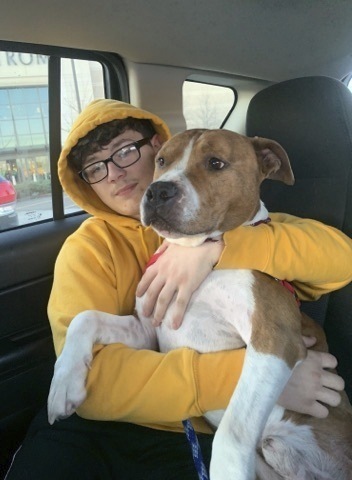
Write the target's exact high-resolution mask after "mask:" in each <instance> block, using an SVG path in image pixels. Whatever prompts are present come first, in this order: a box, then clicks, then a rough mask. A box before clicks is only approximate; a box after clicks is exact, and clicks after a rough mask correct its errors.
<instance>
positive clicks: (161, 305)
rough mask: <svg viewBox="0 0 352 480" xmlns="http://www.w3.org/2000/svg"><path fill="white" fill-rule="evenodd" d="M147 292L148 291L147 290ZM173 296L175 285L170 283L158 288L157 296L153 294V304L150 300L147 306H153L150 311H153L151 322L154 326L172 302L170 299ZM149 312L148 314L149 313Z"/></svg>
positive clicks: (161, 318) (159, 321)
mask: <svg viewBox="0 0 352 480" xmlns="http://www.w3.org/2000/svg"><path fill="white" fill-rule="evenodd" d="M148 294H149V292H148ZM174 296H175V286H174V285H170V284H165V285H163V286H162V288H161V289H160V291H159V293H158V295H157V296H153V302H154V303H153V305H152V302H151V303H150V305H149V308H150V309H151V307H153V310H152V311H151V313H153V320H152V323H153V325H154V326H155V327H157V326H159V325H160V324H161V322H162V320H163V318H164V317H165V314H166V311H167V309H168V307H169V305H170V303H171V302H172V299H173V298H174ZM151 313H150V314H151Z"/></svg>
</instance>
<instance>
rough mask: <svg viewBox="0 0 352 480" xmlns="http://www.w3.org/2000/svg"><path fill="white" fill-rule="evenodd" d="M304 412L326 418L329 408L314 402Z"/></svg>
mask: <svg viewBox="0 0 352 480" xmlns="http://www.w3.org/2000/svg"><path fill="white" fill-rule="evenodd" d="M306 413H307V414H308V415H312V416H313V417H316V418H326V417H327V416H328V415H329V410H328V408H327V407H326V406H325V405H322V404H321V403H319V402H315V403H314V404H313V405H311V407H310V408H309V409H308V410H307V412H306Z"/></svg>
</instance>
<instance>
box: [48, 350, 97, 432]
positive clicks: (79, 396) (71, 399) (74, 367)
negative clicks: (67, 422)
mask: <svg viewBox="0 0 352 480" xmlns="http://www.w3.org/2000/svg"><path fill="white" fill-rule="evenodd" d="M90 362H91V356H90V357H89V358H86V359H85V360H84V361H80V362H70V361H68V359H67V358H66V357H64V356H61V357H59V358H58V360H57V361H56V364H55V369H54V376H53V379H52V381H51V386H50V391H49V396H48V420H49V423H50V425H52V424H53V423H54V422H55V420H59V419H62V418H67V417H69V416H70V415H72V414H73V413H74V412H75V411H76V409H77V408H78V407H79V406H80V405H81V404H82V403H83V401H84V399H85V398H86V395H87V392H86V388H85V383H86V377H87V372H88V369H89V365H90Z"/></svg>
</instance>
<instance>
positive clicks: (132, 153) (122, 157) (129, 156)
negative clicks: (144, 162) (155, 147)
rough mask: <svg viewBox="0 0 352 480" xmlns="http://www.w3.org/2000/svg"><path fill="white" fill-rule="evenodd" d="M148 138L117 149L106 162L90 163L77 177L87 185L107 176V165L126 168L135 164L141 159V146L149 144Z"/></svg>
mask: <svg viewBox="0 0 352 480" xmlns="http://www.w3.org/2000/svg"><path fill="white" fill-rule="evenodd" d="M150 140H151V139H150V137H148V138H142V139H141V140H137V141H136V142H133V143H129V144H128V145H125V146H124V147H121V148H119V149H118V150H116V152H114V153H113V154H112V155H110V157H109V158H107V159H106V160H99V161H98V162H94V163H91V164H90V165H87V166H86V167H84V168H82V170H81V171H80V172H78V175H79V176H80V177H81V178H82V180H84V181H85V182H86V183H89V185H92V184H94V183H98V182H101V181H102V180H104V178H106V177H107V176H108V174H109V170H108V163H109V162H112V163H113V164H114V165H116V166H117V167H119V168H127V167H130V166H131V165H133V164H134V163H137V162H138V160H139V159H140V158H141V147H143V145H147V144H148V143H149V144H150Z"/></svg>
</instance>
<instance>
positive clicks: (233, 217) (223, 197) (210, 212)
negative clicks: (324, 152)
mask: <svg viewBox="0 0 352 480" xmlns="http://www.w3.org/2000/svg"><path fill="white" fill-rule="evenodd" d="M265 178H271V179H273V180H280V181H282V182H284V183H286V184H288V185H292V184H293V183H294V177H293V173H292V170H291V166H290V162H289V159H288V157H287V154H286V152H285V150H284V149H283V148H282V147H281V146H280V145H279V144H278V143H276V142H274V141H273V140H268V139H265V138H258V137H255V138H248V137H245V136H243V135H239V134H237V133H234V132H231V131H228V130H203V129H194V130H186V131H185V132H182V133H179V134H178V135H175V136H174V137H172V138H171V139H170V140H169V141H167V142H166V143H165V144H164V145H163V146H162V148H161V149H160V151H159V153H158V154H157V156H156V159H155V174H154V181H153V183H152V184H151V185H150V187H149V188H148V189H147V191H146V192H145V194H144V197H143V199H142V203H141V219H142V222H143V224H144V225H151V226H152V227H153V228H154V230H156V231H157V232H158V233H159V234H160V235H162V236H163V237H165V238H167V239H169V240H173V241H177V242H178V243H186V244H187V243H188V244H198V243H202V241H204V240H205V239H206V238H208V237H211V236H214V235H216V234H220V233H223V232H225V231H227V230H230V229H233V228H236V227H238V226H240V225H243V224H244V223H246V222H249V221H250V220H251V219H252V218H253V217H254V216H255V214H256V213H257V211H258V209H259V206H260V197H259V195H260V191H259V190H260V184H261V182H262V181H263V180H264V179H265ZM181 239H182V240H181ZM185 239H186V240H185Z"/></svg>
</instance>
